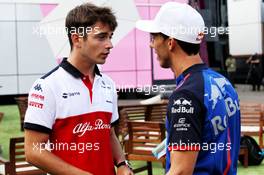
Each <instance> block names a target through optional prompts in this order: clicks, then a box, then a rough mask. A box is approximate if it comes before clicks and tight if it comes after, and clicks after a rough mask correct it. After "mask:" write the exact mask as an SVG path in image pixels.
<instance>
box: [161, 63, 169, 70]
mask: <svg viewBox="0 0 264 175" xmlns="http://www.w3.org/2000/svg"><path fill="white" fill-rule="evenodd" d="M160 67H162V68H164V69H168V68H170V65H169V64H165V63H161V62H160Z"/></svg>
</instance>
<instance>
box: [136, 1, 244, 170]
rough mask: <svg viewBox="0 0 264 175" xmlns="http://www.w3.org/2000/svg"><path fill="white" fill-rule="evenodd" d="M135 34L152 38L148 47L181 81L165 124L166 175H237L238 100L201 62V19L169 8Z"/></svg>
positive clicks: (180, 7)
mask: <svg viewBox="0 0 264 175" xmlns="http://www.w3.org/2000/svg"><path fill="white" fill-rule="evenodd" d="M137 28H138V29H140V30H142V31H146V32H149V33H151V37H152V40H151V43H150V47H152V48H153V49H154V50H155V52H156V54H157V56H158V58H157V59H158V61H159V63H160V66H161V67H163V68H170V69H171V70H172V71H173V72H174V74H175V76H176V77H177V78H176V84H177V87H176V90H175V91H174V92H173V93H172V95H171V96H170V98H169V104H168V110H167V118H166V129H167V154H166V175H191V174H194V175H212V174H213V175H223V174H224V175H227V174H228V175H234V174H236V172H237V160H238V153H239V147H240V110H239V103H238V102H239V100H238V95H237V93H236V91H235V90H234V88H233V87H232V85H231V83H230V82H229V81H228V80H227V79H226V78H225V77H223V76H222V75H220V74H218V73H216V72H215V71H213V70H211V69H209V68H208V67H207V66H206V65H205V64H204V63H203V62H202V59H201V58H200V55H199V48H200V47H199V44H200V43H201V41H202V39H203V29H204V20H203V18H202V16H201V15H200V14H199V13H198V12H197V11H196V10H195V9H193V8H192V7H191V6H189V5H187V4H181V3H177V2H168V3H165V4H164V5H163V6H162V7H161V9H160V10H159V12H158V13H157V15H156V17H155V19H154V20H141V21H138V22H137Z"/></svg>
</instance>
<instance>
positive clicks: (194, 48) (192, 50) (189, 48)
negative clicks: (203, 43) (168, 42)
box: [160, 33, 200, 56]
mask: <svg viewBox="0 0 264 175" xmlns="http://www.w3.org/2000/svg"><path fill="white" fill-rule="evenodd" d="M160 35H161V36H162V37H163V38H164V39H168V38H169V36H167V35H165V34H163V33H160ZM175 40H176V41H177V43H178V44H179V46H180V47H181V48H182V50H183V51H184V52H185V53H186V54H187V55H189V56H191V55H196V54H198V53H199V51H200V44H193V43H187V42H184V41H180V40H177V39H175Z"/></svg>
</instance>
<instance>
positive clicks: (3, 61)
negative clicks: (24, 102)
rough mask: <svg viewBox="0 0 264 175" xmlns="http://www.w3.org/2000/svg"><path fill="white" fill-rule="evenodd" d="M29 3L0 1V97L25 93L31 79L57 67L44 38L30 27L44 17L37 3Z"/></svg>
mask: <svg viewBox="0 0 264 175" xmlns="http://www.w3.org/2000/svg"><path fill="white" fill-rule="evenodd" d="M16 2H20V3H16ZM31 2H32V1H29V0H27V1H26V0H20V1H18V0H9V1H8V0H0V36H1V47H0V53H1V55H0V66H1V68H0V95H13V94H26V93H28V91H29V89H30V86H31V85H32V83H33V82H34V80H36V79H37V78H38V77H41V76H42V75H43V74H45V73H46V72H48V71H49V70H50V69H51V68H52V67H54V66H55V65H57V63H56V59H55V58H54V57H53V54H52V51H51V49H50V46H49V44H48V41H47V39H46V38H45V37H39V36H38V35H37V32H36V30H35V27H34V26H35V25H36V24H37V23H39V22H40V21H41V20H42V19H43V17H44V16H43V14H42V12H41V8H40V5H39V4H36V2H40V1H35V0H34V3H31ZM46 2H50V1H46Z"/></svg>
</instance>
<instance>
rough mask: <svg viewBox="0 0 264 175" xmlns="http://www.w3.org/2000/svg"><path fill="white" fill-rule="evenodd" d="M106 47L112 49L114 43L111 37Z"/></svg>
mask: <svg viewBox="0 0 264 175" xmlns="http://www.w3.org/2000/svg"><path fill="white" fill-rule="evenodd" d="M106 48H107V49H112V48H113V44H112V41H111V39H109V40H108V41H107V44H106Z"/></svg>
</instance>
